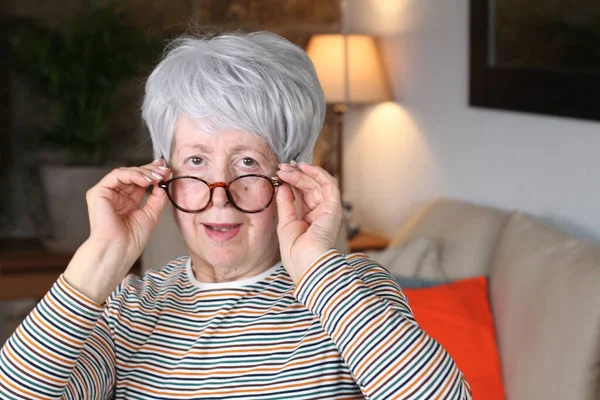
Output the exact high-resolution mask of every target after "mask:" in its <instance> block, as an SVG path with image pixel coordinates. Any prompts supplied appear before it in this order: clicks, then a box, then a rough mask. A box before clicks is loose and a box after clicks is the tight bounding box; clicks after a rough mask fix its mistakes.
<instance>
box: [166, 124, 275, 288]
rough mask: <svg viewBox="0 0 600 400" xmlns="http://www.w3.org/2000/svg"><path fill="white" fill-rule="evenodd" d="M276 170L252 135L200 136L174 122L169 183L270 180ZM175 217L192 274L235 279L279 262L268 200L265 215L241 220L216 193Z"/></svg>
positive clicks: (223, 195) (244, 215)
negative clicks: (207, 201) (248, 177)
mask: <svg viewBox="0 0 600 400" xmlns="http://www.w3.org/2000/svg"><path fill="white" fill-rule="evenodd" d="M277 166H278V160H277V156H276V155H275V154H274V153H273V152H272V151H271V149H270V148H269V146H268V145H267V143H266V142H265V141H264V140H263V139H261V138H259V137H258V136H256V135H253V134H251V133H248V132H239V131H235V132H234V131H225V132H220V133H218V134H213V133H206V132H202V131H201V130H199V129H198V127H196V126H194V125H193V124H192V122H191V120H190V119H189V118H187V117H181V118H179V120H178V123H177V129H176V131H175V138H174V147H173V152H172V157H171V162H170V167H171V169H172V171H173V176H174V177H176V176H182V175H191V176H196V177H199V178H202V179H204V180H206V181H207V182H210V183H215V182H225V183H228V182H230V181H231V180H232V179H234V178H236V177H239V176H242V175H247V174H262V175H266V176H269V177H271V176H275V172H276V171H277ZM175 214H176V220H177V223H178V225H179V229H180V230H181V233H182V235H183V237H184V239H185V243H186V246H187V247H188V250H189V251H190V256H191V257H192V263H193V266H194V270H195V271H196V273H197V274H198V273H199V272H200V273H201V274H202V273H203V271H208V274H210V273H211V271H212V270H213V269H214V271H215V272H217V271H222V273H224V274H228V275H231V277H232V278H233V279H235V278H241V277H244V275H245V274H248V273H254V272H256V273H260V272H262V270H266V269H268V268H269V267H271V266H272V265H273V264H275V263H276V262H277V261H278V260H279V259H280V255H279V245H278V239H277V231H276V228H277V209H276V204H275V200H274V199H273V202H272V203H271V204H270V205H269V207H268V208H267V209H266V210H264V211H262V212H259V213H255V214H247V213H243V212H241V211H239V210H237V209H236V208H235V207H234V206H233V205H232V204H231V203H230V201H229V199H228V198H227V194H226V192H225V189H223V188H221V187H217V188H215V189H214V190H213V194H212V202H211V203H210V205H209V206H208V207H207V208H206V209H205V210H204V211H202V212H200V213H196V214H191V213H184V212H181V211H176V212H175ZM211 267H212V268H211ZM197 278H198V279H201V280H202V279H203V278H208V279H210V277H205V276H197ZM225 278H226V276H225Z"/></svg>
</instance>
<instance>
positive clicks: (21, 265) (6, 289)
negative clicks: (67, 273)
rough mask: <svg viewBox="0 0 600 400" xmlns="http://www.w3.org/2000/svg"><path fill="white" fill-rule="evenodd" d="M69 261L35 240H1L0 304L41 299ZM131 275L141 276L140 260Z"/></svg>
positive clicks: (68, 256)
mask: <svg viewBox="0 0 600 400" xmlns="http://www.w3.org/2000/svg"><path fill="white" fill-rule="evenodd" d="M72 257H73V254H69V253H56V252H52V251H50V250H47V249H45V248H44V247H43V245H42V244H41V243H40V242H39V241H38V240H36V239H0V300H14V299H24V298H35V299H40V298H42V297H43V296H44V295H45V294H46V292H47V291H48V290H49V289H50V287H51V286H52V284H53V283H54V282H55V281H56V280H57V279H58V277H59V276H60V274H61V273H62V272H63V271H64V270H65V268H66V267H67V265H68V264H69V261H70V260H71V258H72ZM131 272H133V273H135V274H138V275H139V274H140V272H141V266H140V262H139V260H138V261H137V262H136V263H135V264H134V265H133V267H132V269H131Z"/></svg>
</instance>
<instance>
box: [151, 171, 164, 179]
mask: <svg viewBox="0 0 600 400" xmlns="http://www.w3.org/2000/svg"><path fill="white" fill-rule="evenodd" d="M152 176H153V177H155V178H156V179H159V180H160V179H163V177H162V176H161V175H159V174H157V173H156V172H153V173H152Z"/></svg>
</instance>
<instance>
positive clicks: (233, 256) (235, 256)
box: [201, 246, 246, 268]
mask: <svg viewBox="0 0 600 400" xmlns="http://www.w3.org/2000/svg"><path fill="white" fill-rule="evenodd" d="M201 254H202V255H203V256H202V257H201V258H202V259H204V260H205V261H206V262H207V263H208V264H210V265H212V266H213V267H214V268H219V267H235V266H236V265H240V264H241V263H242V262H243V261H244V259H246V257H245V254H243V252H242V251H241V248H240V247H239V246H233V247H230V246H224V247H220V246H211V247H210V248H207V249H205V250H204V251H203V252H202V253H201Z"/></svg>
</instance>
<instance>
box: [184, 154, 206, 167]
mask: <svg viewBox="0 0 600 400" xmlns="http://www.w3.org/2000/svg"><path fill="white" fill-rule="evenodd" d="M188 164H190V165H192V166H194V167H199V166H201V165H202V164H204V158H202V157H198V156H193V157H190V158H189V159H188Z"/></svg>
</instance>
